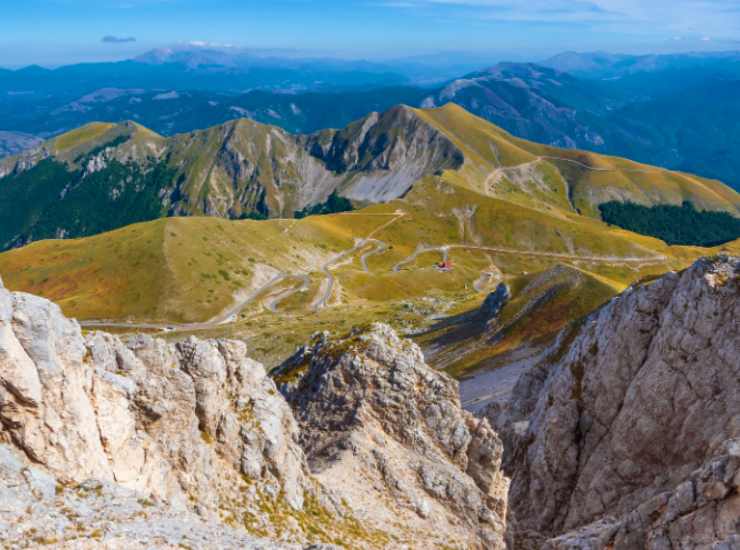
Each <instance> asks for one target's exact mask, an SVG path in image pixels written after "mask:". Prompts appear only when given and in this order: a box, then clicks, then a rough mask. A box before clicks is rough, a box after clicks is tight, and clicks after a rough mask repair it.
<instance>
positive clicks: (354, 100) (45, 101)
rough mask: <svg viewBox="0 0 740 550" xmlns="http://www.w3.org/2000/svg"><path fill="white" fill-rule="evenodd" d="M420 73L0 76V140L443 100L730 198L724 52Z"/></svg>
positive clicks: (167, 70)
mask: <svg viewBox="0 0 740 550" xmlns="http://www.w3.org/2000/svg"><path fill="white" fill-rule="evenodd" d="M278 53H279V52H278ZM284 55H285V54H283V56H284ZM452 63H453V62H452V61H449V63H447V64H446V65H444V66H445V67H451V66H453V65H452ZM433 70H434V69H433V65H432V64H430V63H429V61H428V60H424V59H418V60H407V61H404V62H400V61H399V62H395V64H388V65H384V64H376V63H368V62H350V61H341V60H316V59H314V60H307V59H295V58H290V57H278V54H277V53H276V54H275V55H265V54H262V55H260V56H255V55H252V54H249V53H234V52H224V51H221V50H210V49H203V48H201V49H197V50H195V51H190V50H186V51H180V50H162V51H154V52H150V53H148V54H146V55H145V56H142V57H140V58H139V59H137V60H132V61H127V62H122V63H107V64H106V63H103V64H91V65H76V66H71V67H63V68H60V69H57V70H54V71H48V70H45V69H40V68H26V69H23V70H20V71H0V120H2V121H3V122H2V124H3V127H2V128H1V129H2V130H4V131H6V132H13V135H16V134H17V133H22V134H26V135H27V137H28V136H40V137H49V136H53V135H56V134H58V133H60V132H63V131H67V130H69V129H72V128H76V127H78V126H80V125H82V124H85V123H88V122H92V121H109V122H121V121H124V120H134V121H137V122H139V123H141V124H143V125H144V126H146V127H149V128H151V129H152V130H154V131H156V132H158V133H160V134H162V135H173V134H176V133H182V132H189V131H192V130H194V129H197V128H203V127H207V126H212V125H216V124H222V123H224V122H226V121H228V120H231V119H234V118H239V117H247V118H251V119H253V120H256V121H259V122H263V123H268V124H274V125H276V126H280V127H282V128H283V129H285V130H287V131H290V132H314V131H317V130H319V129H322V128H327V127H333V128H339V127H343V126H345V125H347V124H348V123H349V122H351V121H352V120H356V119H358V118H360V117H362V116H364V115H366V114H367V113H368V112H371V111H384V110H387V109H388V108H390V107H392V106H393V105H396V104H399V103H403V104H407V105H411V106H417V107H431V106H440V105H444V104H445V103H447V102H455V103H458V104H460V105H461V106H463V107H465V108H466V109H467V110H469V111H471V112H473V113H475V114H477V115H479V116H481V117H483V118H486V119H487V120H490V121H491V122H494V123H495V124H497V125H499V126H501V127H502V128H504V129H506V130H507V131H510V132H511V133H513V134H514V135H516V136H519V137H523V138H526V139H531V140H535V141H540V142H544V143H548V144H551V145H556V146H560V147H571V148H580V149H588V150H592V151H596V152H602V153H607V154H615V155H619V156H625V157H628V158H632V159H635V160H638V161H641V162H647V163H650V164H656V165H660V166H664V167H667V168H671V169H676V170H683V171H687V172H693V173H698V174H701V175H704V176H707V177H714V178H717V179H720V180H722V181H725V182H727V183H728V184H730V185H731V186H733V187H735V188H736V189H740V159H738V158H737V157H736V155H733V153H732V147H731V144H733V143H737V142H738V140H739V139H740V127H739V126H738V124H737V123H736V122H735V121H737V120H740V118H739V116H738V115H740V54H739V53H737V52H727V53H717V54H681V55H666V56H654V55H652V56H628V55H611V54H600V53H595V54H575V53H565V54H561V55H558V56H555V57H553V58H551V59H549V60H546V61H544V62H543V63H542V64H541V65H535V64H527V63H501V64H498V65H495V66H493V67H492V68H490V69H487V70H484V71H477V72H471V73H469V74H468V75H466V76H465V77H463V78H457V79H452V80H448V81H447V82H446V83H445V84H441V85H437V86H432V87H426V86H419V85H418V84H413V82H417V81H420V80H424V79H428V78H430V74H432V73H433ZM441 73H445V71H444V70H442V71H441ZM249 88H261V89H249ZM245 89H249V91H246V92H240V90H245ZM5 135H9V134H5ZM7 142H8V141H7V140H6V143H7ZM26 144H33V142H29V141H28V140H27V139H26V140H20V141H18V140H17V139H16V141H15V143H14V144H13V145H6V146H5V147H3V146H2V138H0V155H2V154H12V153H13V152H15V151H17V150H18V149H19V148H21V147H23V146H24V145H26Z"/></svg>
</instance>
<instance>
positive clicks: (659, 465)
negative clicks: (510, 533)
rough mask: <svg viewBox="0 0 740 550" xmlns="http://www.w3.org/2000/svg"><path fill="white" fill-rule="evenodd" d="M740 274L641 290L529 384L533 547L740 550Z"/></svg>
mask: <svg viewBox="0 0 740 550" xmlns="http://www.w3.org/2000/svg"><path fill="white" fill-rule="evenodd" d="M739 271H740V260H738V259H737V258H729V257H717V258H713V259H705V260H700V261H698V262H697V263H696V264H694V265H693V266H692V267H691V268H689V269H688V270H686V271H685V272H683V273H681V274H676V273H671V274H668V275H665V276H663V277H661V278H659V279H658V280H656V281H653V282H651V283H648V284H644V285H641V286H638V287H634V288H630V289H629V290H627V291H626V292H624V293H623V294H621V295H620V296H618V297H617V298H615V299H614V300H612V301H611V302H610V303H608V304H607V305H606V306H604V307H603V308H601V309H600V310H598V311H597V312H595V313H594V314H592V315H591V316H590V317H589V318H588V319H587V320H586V321H585V323H584V324H583V326H582V327H581V328H580V329H579V330H578V331H577V333H576V334H575V336H574V337H568V338H565V340H566V342H564V343H563V351H562V353H561V354H560V355H561V357H560V358H557V355H558V354H553V357H551V362H550V363H549V364H541V365H539V366H536V367H534V368H533V369H532V370H531V371H530V372H529V373H528V374H527V375H526V378H523V379H521V380H520V383H519V386H521V387H520V388H519V389H520V390H521V391H519V392H517V391H515V395H514V398H513V399H512V402H511V403H510V408H511V410H512V411H513V413H512V412H511V411H510V412H509V413H508V414H510V416H511V420H513V421H515V423H514V424H510V425H509V431H510V432H514V431H515V429H514V428H515V426H516V424H518V428H519V434H518V435H514V436H512V439H513V441H514V443H513V444H512V449H511V451H512V452H511V453H510V454H511V456H510V457H509V459H508V460H507V462H506V466H507V469H508V471H509V472H510V473H511V475H512V483H511V491H510V494H509V501H510V506H511V509H512V512H513V514H512V515H513V517H514V520H515V523H514V525H515V530H516V531H517V532H518V535H519V536H518V540H519V541H520V544H519V545H520V546H521V547H526V546H527V545H528V544H529V545H530V546H531V547H542V545H543V544H545V543H544V542H543V541H544V540H545V539H551V540H550V541H549V542H547V543H546V544H545V546H544V547H548V548H603V547H613V548H617V549H621V548H624V549H627V548H643V547H644V548H656V549H658V548H661V549H662V548H708V547H713V546H712V545H716V546H714V547H716V548H731V547H736V546H733V545H736V544H737V542H738V540H737V533H738V532H740V521H739V520H738V518H740V497H739V496H738V490H737V483H738V481H740V479H739V478H738V473H737V472H738V447H739V445H740V443H739V442H740V360H738V357H739V356H740V337H739V331H740V328H739V324H738V319H740V301H739V300H738V294H739V292H738V290H739V289H738V272H739ZM571 342H572V343H571ZM527 384H529V385H530V390H529V391H524V390H523V387H524V386H525V385H527Z"/></svg>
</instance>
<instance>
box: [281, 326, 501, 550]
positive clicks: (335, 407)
mask: <svg viewBox="0 0 740 550" xmlns="http://www.w3.org/2000/svg"><path fill="white" fill-rule="evenodd" d="M288 364H289V365H290V367H291V368H293V369H297V370H299V371H302V372H303V375H302V377H301V378H300V380H299V381H297V382H295V383H293V384H291V385H285V386H284V387H283V389H284V391H285V393H286V396H287V398H288V401H289V402H290V404H291V405H292V406H293V410H294V411H295V415H296V419H297V420H298V423H299V424H300V434H301V435H300V441H301V444H302V446H303V448H304V451H305V452H306V455H307V457H308V460H309V464H310V465H311V469H312V472H313V473H314V474H315V475H316V477H317V478H318V479H319V480H321V482H322V483H323V484H324V485H325V486H328V487H331V488H332V489H333V490H335V491H336V492H337V493H338V494H341V495H343V496H344V497H345V499H346V500H347V501H348V502H350V503H351V505H352V508H353V511H354V513H355V514H357V515H358V517H359V518H360V519H361V520H365V521H368V522H370V523H371V524H372V523H376V524H378V525H384V526H385V527H384V528H385V529H386V530H387V531H388V532H390V533H396V534H397V535H398V536H399V537H400V539H401V540H402V541H404V542H407V543H409V544H411V543H412V542H411V541H413V540H419V535H420V534H423V536H424V538H425V539H426V542H425V543H420V544H421V545H419V543H417V544H416V545H414V547H418V548H423V547H426V548H430V547H443V546H444V545H447V546H454V547H458V546H459V547H462V548H503V547H504V536H503V534H504V530H505V528H504V522H505V515H506V490H507V480H506V478H504V476H503V474H502V473H501V470H500V463H501V454H502V450H503V447H502V445H501V442H500V440H499V438H498V436H497V435H496V433H495V432H494V431H493V430H492V429H491V427H490V425H489V423H488V421H487V420H485V419H478V418H475V417H474V416H472V415H471V414H469V413H467V412H465V411H463V410H462V409H461V407H460V401H459V389H458V384H457V382H455V381H454V380H452V379H451V378H450V377H448V376H447V375H445V374H442V373H439V372H436V371H434V370H433V369H431V368H429V367H428V366H427V365H426V364H425V362H424V358H423V356H422V353H421V350H420V349H419V347H418V346H417V345H416V344H414V343H412V342H411V341H409V340H404V339H400V338H399V337H398V336H397V335H396V333H395V332H394V331H393V330H392V329H391V328H390V327H388V326H387V325H384V324H380V323H376V324H374V325H372V326H371V327H370V329H369V330H367V331H364V332H358V333H357V334H355V335H354V336H351V337H349V338H347V339H345V340H339V341H330V340H327V338H326V337H325V335H319V336H318V337H317V338H316V341H315V343H314V345H313V346H312V347H309V348H307V349H303V350H301V352H299V354H298V355H297V357H295V358H293V359H292V360H291V361H289V362H288ZM406 534H410V535H411V537H410V538H407V537H408V535H406ZM425 544H426V546H424V545H425Z"/></svg>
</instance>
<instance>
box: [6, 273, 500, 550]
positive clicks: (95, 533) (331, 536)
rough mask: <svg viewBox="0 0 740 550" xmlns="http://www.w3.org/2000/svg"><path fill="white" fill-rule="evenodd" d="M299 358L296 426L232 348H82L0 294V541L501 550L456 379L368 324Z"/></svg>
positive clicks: (495, 508)
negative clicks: (306, 365)
mask: <svg viewBox="0 0 740 550" xmlns="http://www.w3.org/2000/svg"><path fill="white" fill-rule="evenodd" d="M306 351H307V352H308V353H307V355H306V357H310V358H312V359H311V368H310V369H309V370H308V373H307V374H306V377H305V378H304V379H303V380H302V381H301V383H300V384H298V386H299V387H297V388H294V389H293V390H292V391H290V392H289V396H290V399H291V404H292V405H293V407H294V410H295V412H296V414H297V415H298V416H299V418H300V422H296V419H295V417H294V413H293V410H291V406H290V405H289V403H288V402H287V401H286V400H285V398H284V397H283V396H282V395H281V394H280V392H278V391H277V388H276V386H275V383H274V382H273V380H272V379H271V378H270V377H268V376H266V374H265V371H264V369H263V367H262V366H261V365H259V364H258V363H256V362H254V361H252V360H251V359H249V358H248V357H247V356H246V346H245V345H244V344H243V343H240V342H235V341H228V340H212V341H203V340H198V339H195V338H189V339H187V340H185V341H181V342H178V343H175V344H169V343H167V342H165V341H163V340H159V339H154V338H151V337H149V336H144V335H139V336H135V337H131V338H129V339H127V340H125V341H124V340H121V339H120V338H118V337H116V336H112V335H110V334H106V333H102V332H94V333H91V334H89V335H87V336H85V337H83V335H82V334H81V331H80V327H79V325H78V324H77V322H76V321H73V320H69V319H66V318H65V317H64V316H63V315H62V314H61V312H60V310H59V308H58V307H57V306H56V305H54V304H52V303H50V302H48V301H46V300H44V299H41V298H37V297H35V296H31V295H28V294H22V293H11V292H8V291H6V290H5V289H4V288H3V287H2V286H1V285H0V502H3V503H4V504H3V506H0V533H1V534H2V538H3V542H4V543H5V544H6V546H8V547H11V548H25V547H34V546H38V545H39V544H48V543H53V544H57V545H58V546H60V547H70V545H74V547H75V548H98V547H103V548H133V547H143V546H146V547H147V548H173V547H177V546H187V547H190V548H198V549H200V548H204V549H205V548H214V547H218V548H265V549H272V548H298V547H299V546H295V544H298V545H301V544H312V543H321V544H324V543H329V544H337V545H340V546H344V547H350V548H389V547H394V548H395V547H404V546H403V545H406V546H405V547H408V548H430V547H434V546H442V545H444V546H445V547H447V548H501V547H503V537H502V534H503V532H504V521H505V513H506V503H505V492H506V485H507V482H506V479H505V478H504V477H503V476H502V474H501V471H500V468H499V463H500V460H501V451H502V449H501V444H500V442H499V440H498V437H497V436H496V434H495V433H494V432H493V431H492V430H491V428H490V426H489V424H488V421H486V420H481V419H477V418H475V417H473V416H472V415H470V414H468V413H465V412H463V411H462V410H461V409H460V405H459V400H458V398H457V385H456V383H455V382H453V381H452V380H451V379H449V378H447V377H446V376H445V375H442V374H439V373H437V372H435V371H433V370H432V369H430V368H429V367H427V366H426V365H425V364H424V362H423V359H422V357H421V352H420V350H419V349H418V347H416V346H415V345H414V344H412V343H410V342H408V341H404V340H400V339H399V338H398V337H397V336H396V335H395V333H393V331H391V330H390V329H389V328H388V327H386V326H384V325H378V326H374V327H372V329H371V330H370V331H369V332H368V333H367V334H364V335H353V336H352V337H351V338H350V339H349V340H344V341H339V342H335V343H333V344H329V343H328V342H327V341H326V340H324V341H323V343H318V344H317V345H316V346H315V347H314V348H311V349H309V350H306ZM299 429H300V430H302V433H301V432H300V431H299ZM304 447H305V449H306V450H307V451H308V452H309V457H308V458H309V459H310V463H309V460H307V458H306V455H305V453H304V450H303V448H304ZM309 464H310V465H309ZM312 470H313V471H312ZM255 536H259V537H266V538H268V539H271V540H264V538H263V539H256V538H254V537H255ZM329 547H330V546H325V548H329ZM316 548H318V547H316Z"/></svg>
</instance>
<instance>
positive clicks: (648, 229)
mask: <svg viewBox="0 0 740 550" xmlns="http://www.w3.org/2000/svg"><path fill="white" fill-rule="evenodd" d="M599 209H600V210H601V218H602V219H603V220H604V221H605V222H606V223H609V224H612V225H616V226H619V227H621V228H623V229H628V230H630V231H634V232H635V233H641V234H643V235H649V236H651V237H657V238H658V239H661V240H663V241H665V242H666V243H668V244H681V245H695V246H717V245H720V244H722V243H726V242H728V241H732V240H735V239H737V238H738V237H740V219H738V218H735V217H734V216H731V215H730V214H727V213H726V212H706V211H702V210H697V209H696V208H695V207H694V205H693V204H692V203H691V202H688V201H684V203H683V204H682V205H681V206H670V205H660V206H652V207H647V206H642V205H640V204H635V203H632V202H617V201H610V202H605V203H603V204H601V205H599Z"/></svg>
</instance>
